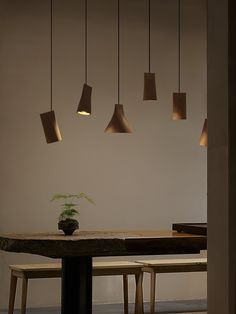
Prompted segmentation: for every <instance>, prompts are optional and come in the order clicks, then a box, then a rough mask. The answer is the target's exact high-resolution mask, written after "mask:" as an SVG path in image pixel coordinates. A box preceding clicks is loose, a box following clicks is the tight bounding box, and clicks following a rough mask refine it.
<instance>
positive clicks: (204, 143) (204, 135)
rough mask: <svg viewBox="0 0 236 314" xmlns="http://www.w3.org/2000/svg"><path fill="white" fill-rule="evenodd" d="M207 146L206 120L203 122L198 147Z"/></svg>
mask: <svg viewBox="0 0 236 314" xmlns="http://www.w3.org/2000/svg"><path fill="white" fill-rule="evenodd" d="M207 145H208V128H207V119H205V121H204V125H203V128H202V134H201V137H200V146H205V147H207Z"/></svg>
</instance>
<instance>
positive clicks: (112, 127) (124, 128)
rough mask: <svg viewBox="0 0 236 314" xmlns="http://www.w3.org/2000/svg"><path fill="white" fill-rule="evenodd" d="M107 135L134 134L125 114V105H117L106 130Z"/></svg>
mask: <svg viewBox="0 0 236 314" xmlns="http://www.w3.org/2000/svg"><path fill="white" fill-rule="evenodd" d="M105 133H110V134H111V133H132V130H131V128H130V126H129V123H128V121H127V119H126V117H125V114H124V108H123V105H121V104H116V105H115V110H114V113H113V116H112V118H111V121H110V123H109V124H108V126H107V127H106V129H105Z"/></svg>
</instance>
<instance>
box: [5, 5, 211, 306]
mask: <svg viewBox="0 0 236 314" xmlns="http://www.w3.org/2000/svg"><path fill="white" fill-rule="evenodd" d="M182 4H183V11H182V12H183V15H182V23H183V24H182V25H183V35H182V87H183V90H182V91H184V92H186V93H187V114H188V119H187V120H186V121H172V119H171V112H172V92H174V91H177V1H176V0H165V1H163V0H155V1H153V7H152V21H153V24H152V71H155V72H156V80H157V86H158V87H157V88H158V101H157V102H143V101H142V94H143V73H144V72H145V71H147V70H148V69H147V66H148V60H147V57H148V51H147V48H148V46H147V44H148V42H147V39H148V37H147V15H146V13H147V7H146V1H144V0H129V1H124V0H123V1H121V102H122V103H123V104H124V108H125V113H126V116H127V118H128V120H129V122H130V124H131V126H132V127H133V134H130V135H129V134H104V128H105V127H106V126H107V124H108V122H109V121H110V119H111V116H112V114H113V110H114V104H115V103H117V68H116V65H117V59H116V58H117V50H116V47H117V46H116V43H117V42H116V40H117V38H116V34H117V29H116V1H115V0H112V1H109V0H99V1H95V0H89V30H88V31H89V39H88V44H89V47H88V48H89V54H88V58H89V84H91V85H92V86H93V108H92V109H93V113H92V116H91V117H82V116H77V115H76V113H75V112H76V108H77V103H78V101H79V98H80V95H81V90H82V85H83V83H84V55H83V53H84V42H83V1H78V0H77V1H76V0H70V1H68V0H67V1H66V0H56V1H55V10H54V15H55V19H54V62H53V64H54V93H53V96H54V97H53V98H54V109H55V111H56V115H57V119H58V122H59V125H60V128H61V132H62V136H63V141H62V142H61V143H55V144H50V145H48V144H46V142H45V138H44V134H43V130H42V126H41V122H40V118H39V114H40V113H42V112H45V111H48V110H49V101H50V94H49V91H50V90H49V87H50V85H49V83H50V81H49V79H50V76H49V74H50V71H49V70H50V63H49V61H50V55H49V53H50V51H49V1H46V0H41V1H36V0H21V1H18V0H0V38H1V41H0V108H1V114H0V130H1V132H0V141H1V142H0V143H1V157H0V158H1V159H0V160H1V167H0V171H1V173H0V180H1V181H0V184H1V207H0V232H47V231H48V232H49V231H56V229H57V218H58V215H59V204H56V203H50V198H51V196H52V194H53V193H65V192H69V193H70V192H71V193H77V192H82V191H83V192H85V193H87V194H89V195H90V196H91V197H92V198H93V200H94V201H95V202H96V206H91V205H89V204H87V203H85V202H81V205H80V207H79V208H80V213H81V214H80V225H81V228H82V229H170V228H171V225H172V223H173V222H192V221H199V222H204V221H206V199H207V192H206V191H207V189H206V149H205V148H202V147H200V146H199V136H200V133H201V129H202V125H203V122H204V119H205V116H206V94H207V92H206V22H205V21H206V4H205V1H204V0H191V1H189V0H183V1H182ZM40 261H48V259H46V258H42V257H38V256H30V255H25V254H13V253H3V252H2V253H0V282H1V285H0V307H1V308H5V307H6V306H7V299H8V288H9V272H8V265H9V264H13V263H23V262H24V263H30V262H40ZM131 283H132V284H131V289H132V290H133V284H134V283H133V280H132V282H131ZM121 287H122V286H121V279H120V278H104V279H102V278H95V279H94V301H95V302H98V303H103V302H104V303H112V302H121V301H122V292H121ZM180 287H181V289H180ZM147 297H148V282H147V280H145V299H147ZM204 297H206V274H200V273H199V274H176V275H174V274H172V275H161V276H160V277H159V286H158V299H195V298H204ZM131 300H132V298H131ZM18 304H19V303H18ZM59 304H60V285H59V281H58V280H47V281H46V280H43V281H34V282H33V281H32V282H31V283H30V293H29V301H28V305H29V306H34V307H37V306H54V305H59Z"/></svg>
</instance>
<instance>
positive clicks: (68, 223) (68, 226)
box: [58, 219, 79, 236]
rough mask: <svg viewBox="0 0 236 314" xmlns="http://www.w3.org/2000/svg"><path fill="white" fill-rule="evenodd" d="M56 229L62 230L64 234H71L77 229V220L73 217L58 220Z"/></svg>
mask: <svg viewBox="0 0 236 314" xmlns="http://www.w3.org/2000/svg"><path fill="white" fill-rule="evenodd" d="M58 229H59V230H62V231H63V232H64V234H65V235H66V236H69V235H72V234H73V233H74V232H75V230H77V229H79V222H78V221H77V220H75V219H66V220H60V221H59V222H58Z"/></svg>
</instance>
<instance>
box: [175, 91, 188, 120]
mask: <svg viewBox="0 0 236 314" xmlns="http://www.w3.org/2000/svg"><path fill="white" fill-rule="evenodd" d="M186 118H187V114H186V93H180V92H179V93H173V113H172V119H173V120H185V119H186Z"/></svg>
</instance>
